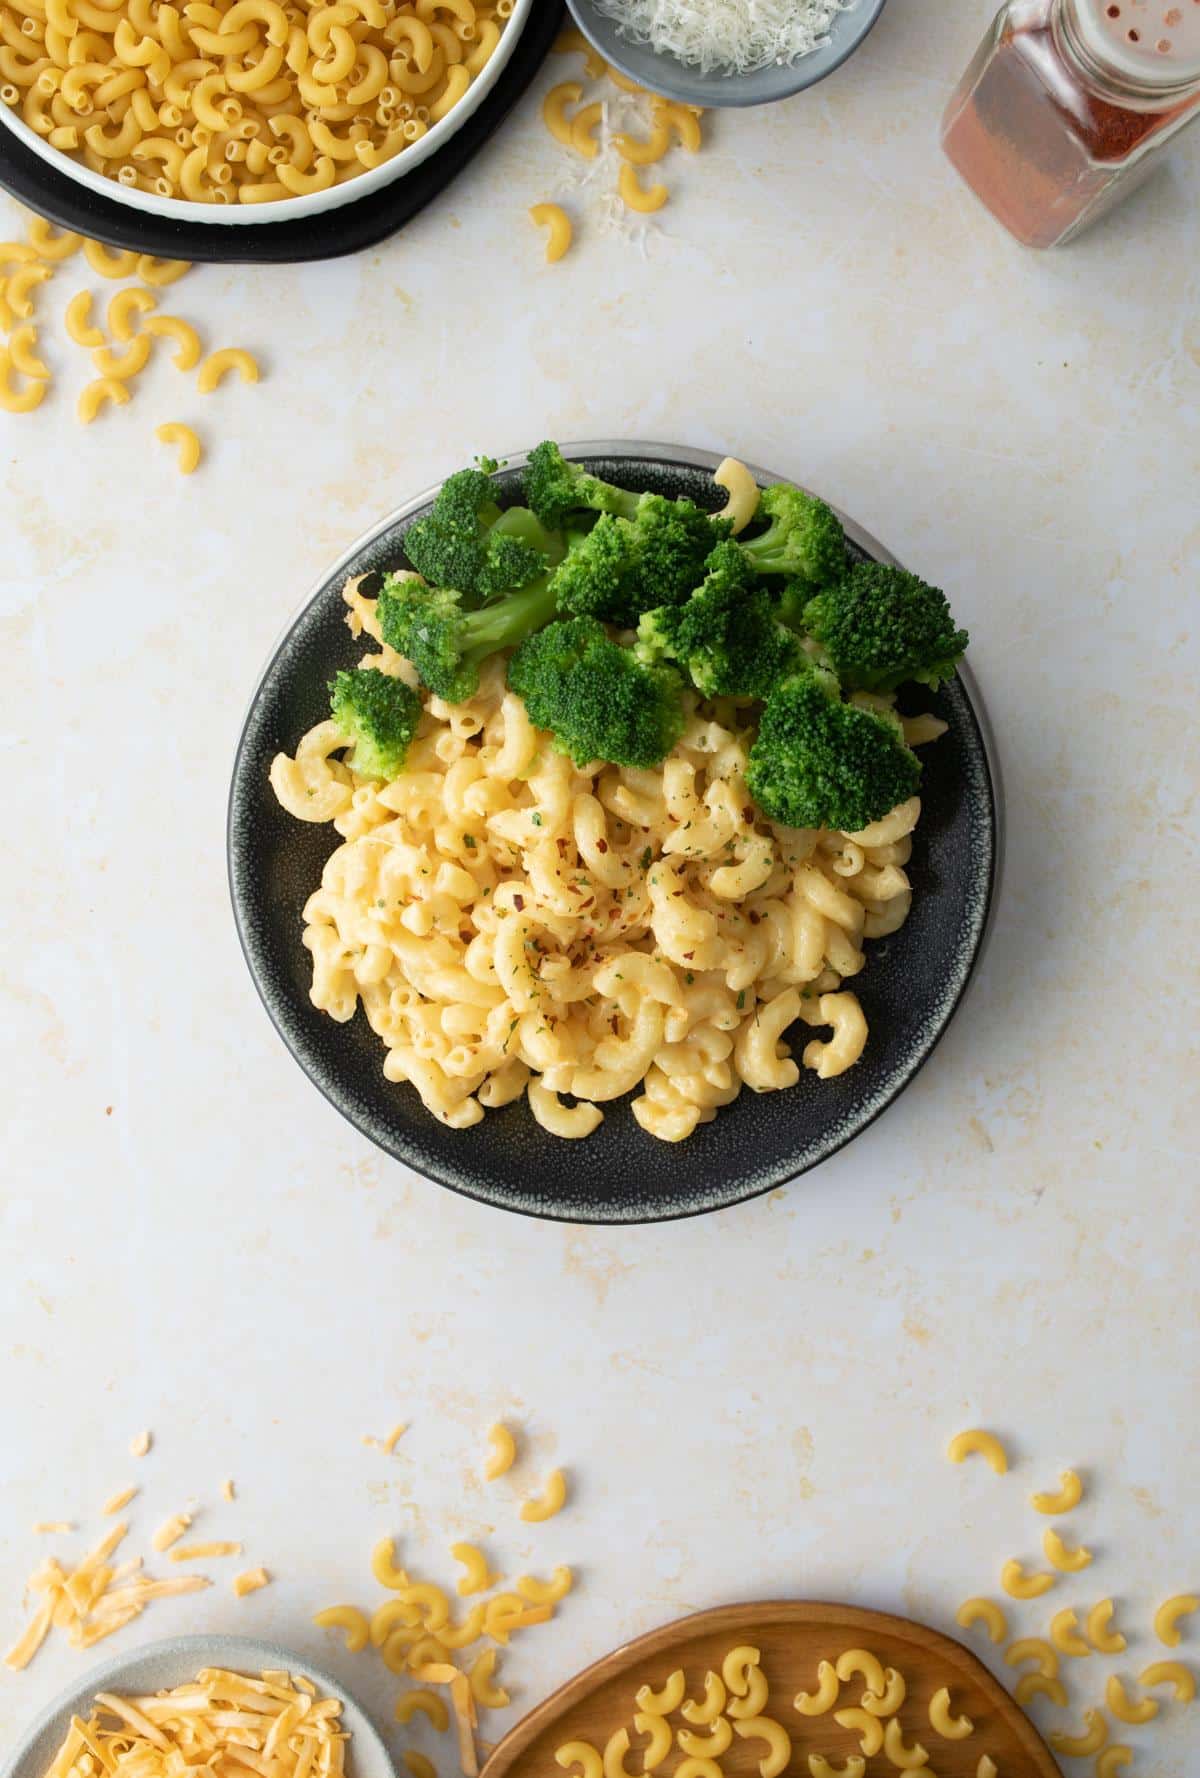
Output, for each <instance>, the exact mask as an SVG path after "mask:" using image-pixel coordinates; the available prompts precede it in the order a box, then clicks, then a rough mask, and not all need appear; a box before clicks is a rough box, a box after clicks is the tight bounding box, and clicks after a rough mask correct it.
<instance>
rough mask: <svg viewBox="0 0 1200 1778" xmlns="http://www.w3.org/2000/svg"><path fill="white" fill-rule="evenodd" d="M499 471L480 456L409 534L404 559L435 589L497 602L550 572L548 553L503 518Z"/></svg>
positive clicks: (446, 486) (445, 486) (442, 492)
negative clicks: (495, 475) (496, 477)
mask: <svg viewBox="0 0 1200 1778" xmlns="http://www.w3.org/2000/svg"><path fill="white" fill-rule="evenodd" d="M495 468H496V464H495V462H494V461H493V459H492V458H490V457H481V458H480V460H479V467H478V468H477V469H460V470H459V471H458V473H457V474H455V475H451V476H448V477H447V478H446V480H445V481H444V482H443V483H442V486H441V490H440V492H439V493H438V496H437V499H436V500H435V501H434V503H433V506H432V509H431V510H430V512H429V513H428V514H427V515H426V516H425V518H423V519H417V520H416V522H415V523H414V524H411V525H410V526H409V528H408V530H407V531H406V532H405V533H404V553H405V555H406V556H407V557H408V559H409V561H410V562H411V563H412V565H413V567H414V568H415V569H416V570H417V572H418V574H422V575H424V577H425V579H426V580H427V581H429V583H430V584H431V585H432V586H442V587H451V588H453V590H454V591H455V592H457V593H463V594H465V595H467V596H469V597H472V598H476V599H494V598H498V597H499V596H501V595H502V594H504V593H506V592H510V591H511V590H512V589H513V588H515V587H522V586H525V585H526V584H527V583H528V582H529V581H531V580H533V579H534V578H535V576H537V575H539V574H541V573H542V572H543V570H544V569H545V567H546V563H547V553H546V551H545V550H544V549H543V548H541V547H536V546H534V545H531V543H530V542H529V541H527V539H526V537H524V536H521V535H518V534H516V530H517V527H516V525H515V523H514V521H513V520H506V519H503V517H502V514H501V512H500V508H499V506H498V505H497V504H496V490H495V486H494V484H493V482H492V479H491V476H492V471H493V470H494V469H495ZM539 531H540V527H539Z"/></svg>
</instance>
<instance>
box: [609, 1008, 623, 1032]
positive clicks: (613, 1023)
mask: <svg viewBox="0 0 1200 1778" xmlns="http://www.w3.org/2000/svg"><path fill="white" fill-rule="evenodd" d="M608 1022H609V1025H610V1026H611V1027H612V1034H613V1036H614V1037H616V1036H618V1035H619V1033H620V1030H621V1027H620V1025H619V1024H618V1023H617V1015H616V1013H614V1014H613V1016H612V1018H611V1019H610V1020H609V1021H608Z"/></svg>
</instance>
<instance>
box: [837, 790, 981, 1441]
mask: <svg viewBox="0 0 1200 1778" xmlns="http://www.w3.org/2000/svg"><path fill="white" fill-rule="evenodd" d="M887 819H888V820H890V817H888V818H887ZM881 831H888V830H887V829H886V823H885V822H883V821H877V822H876V823H875V825H874V827H872V828H864V830H863V832H862V833H860V834H856V835H855V836H854V837H855V838H856V839H857V840H858V842H859V843H860V844H868V843H869V844H872V845H879V844H880V843H881V841H880V840H879V838H878V837H877V836H878V835H879V833H880V832H881ZM868 834H869V835H870V836H871V837H870V841H869V842H868V840H867V835H868ZM946 1455H947V1457H948V1458H949V1459H950V1461H951V1463H965V1462H966V1460H967V1458H968V1457H982V1458H983V1459H984V1461H985V1463H987V1465H988V1467H989V1468H990V1469H992V1470H994V1471H995V1473H996V1474H997V1475H1005V1474H1006V1473H1007V1470H1008V1453H1007V1451H1006V1450H1005V1449H1004V1446H1003V1445H1002V1444H1001V1443H1000V1440H999V1439H998V1438H997V1437H996V1435H995V1433H994V1432H984V1431H983V1429H982V1428H981V1427H972V1428H971V1429H970V1430H969V1431H967V1432H957V1433H955V1435H954V1437H953V1438H952V1439H951V1440H950V1443H949V1444H948V1445H947V1446H946Z"/></svg>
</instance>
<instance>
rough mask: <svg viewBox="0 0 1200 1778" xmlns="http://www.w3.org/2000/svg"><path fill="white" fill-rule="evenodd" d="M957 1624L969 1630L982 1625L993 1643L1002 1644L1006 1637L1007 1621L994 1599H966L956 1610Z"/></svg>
mask: <svg viewBox="0 0 1200 1778" xmlns="http://www.w3.org/2000/svg"><path fill="white" fill-rule="evenodd" d="M958 1622H959V1625H960V1626H961V1628H962V1629H964V1630H969V1629H971V1628H972V1626H973V1625H975V1624H983V1625H984V1626H985V1627H986V1629H987V1633H988V1635H989V1636H990V1637H991V1639H992V1641H993V1642H1003V1641H1004V1638H1005V1637H1006V1636H1007V1635H1008V1619H1007V1618H1006V1617H1005V1615H1004V1612H1003V1610H1002V1609H1001V1607H1000V1606H999V1605H997V1604H996V1602H995V1600H994V1599H967V1600H965V1601H964V1602H963V1604H962V1605H960V1606H959V1608H958Z"/></svg>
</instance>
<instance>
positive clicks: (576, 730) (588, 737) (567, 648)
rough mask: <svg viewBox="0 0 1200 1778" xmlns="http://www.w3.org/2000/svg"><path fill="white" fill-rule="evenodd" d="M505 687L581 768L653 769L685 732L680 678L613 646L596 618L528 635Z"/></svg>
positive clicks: (568, 620) (570, 620)
mask: <svg viewBox="0 0 1200 1778" xmlns="http://www.w3.org/2000/svg"><path fill="white" fill-rule="evenodd" d="M508 683H509V687H510V689H511V690H513V691H515V692H516V693H517V696H518V697H520V698H522V699H524V702H525V708H526V710H527V711H528V712H529V719H530V721H531V722H533V723H536V725H537V727H538V728H544V729H549V730H550V732H551V733H552V734H553V736H554V740H555V745H556V746H557V747H559V748H561V750H562V751H563V752H564V753H569V754H570V755H571V757H572V759H573V760H574V761H575V763H576V764H577V765H584V764H586V762H587V761H588V760H592V759H607V760H611V761H613V763H614V764H616V765H623V766H642V767H648V766H654V765H657V764H658V762H659V761H660V760H661V759H663V758H664V757H665V755H666V754H668V753H669V752H670V751H671V749H672V747H673V746H674V745H675V743H676V741H678V739H679V737H680V735H681V734H682V733H683V725H684V710H683V703H682V698H681V694H682V690H683V682H682V680H681V679H680V677H679V675H678V674H677V673H676V672H675V671H674V669H673V668H670V667H664V666H655V665H650V664H647V663H645V662H643V661H640V660H639V659H638V658H637V656H636V655H635V654H634V652H633V650H632V649H629V648H622V647H621V646H620V644H619V643H617V642H612V641H610V640H609V638H608V636H606V634H605V632H604V626H603V625H602V624H600V623H598V622H597V621H596V620H595V618H591V617H573V618H563V619H560V620H559V621H558V622H557V623H552V624H549V625H547V627H546V628H545V629H544V630H539V631H538V632H537V634H536V635H533V636H530V637H529V638H528V640H527V641H525V642H522V644H521V646H520V647H519V648H518V649H517V651H516V653H515V654H514V655H513V657H512V659H511V660H510V661H509V663H508Z"/></svg>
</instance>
